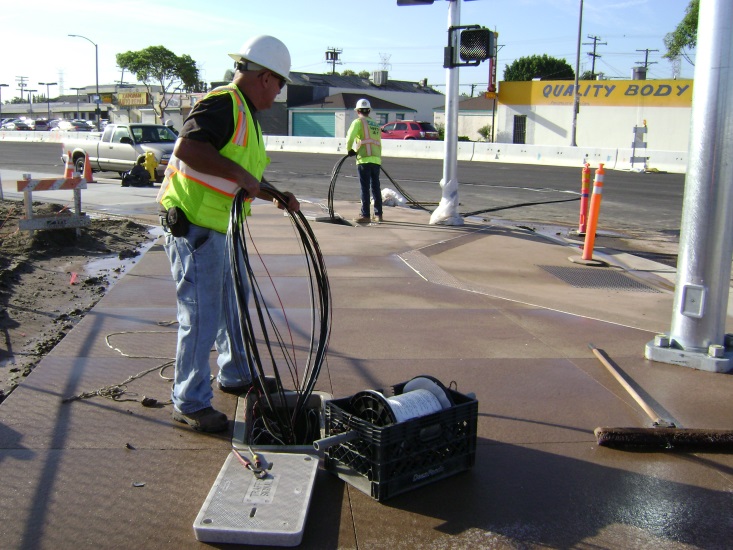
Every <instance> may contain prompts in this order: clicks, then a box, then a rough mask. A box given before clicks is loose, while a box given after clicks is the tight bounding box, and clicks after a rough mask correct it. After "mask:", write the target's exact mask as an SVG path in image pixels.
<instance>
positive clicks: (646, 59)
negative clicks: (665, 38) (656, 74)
mask: <svg viewBox="0 0 733 550" xmlns="http://www.w3.org/2000/svg"><path fill="white" fill-rule="evenodd" d="M636 51H637V52H644V61H637V62H636V64H637V65H643V66H644V69H645V70H646V69H648V68H649V65H654V64H655V63H656V61H649V52H658V51H659V50H650V49H648V48H647V49H646V50H636Z"/></svg>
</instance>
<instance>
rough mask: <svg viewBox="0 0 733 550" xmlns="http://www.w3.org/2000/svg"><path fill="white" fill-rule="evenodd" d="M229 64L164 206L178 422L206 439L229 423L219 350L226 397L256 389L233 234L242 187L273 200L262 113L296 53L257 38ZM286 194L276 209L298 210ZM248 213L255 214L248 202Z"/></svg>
mask: <svg viewBox="0 0 733 550" xmlns="http://www.w3.org/2000/svg"><path fill="white" fill-rule="evenodd" d="M229 56H230V57H232V58H233V59H234V60H235V73H234V79H233V81H232V83H231V84H228V85H226V86H222V87H220V88H217V89H215V90H212V91H211V92H209V93H208V94H207V95H206V97H204V98H203V99H202V100H200V101H199V102H197V103H196V105H195V106H194V108H193V110H192V111H191V114H190V115H189V116H188V118H187V119H186V121H185V122H184V124H183V127H182V128H181V131H180V133H179V137H178V141H176V146H175V149H174V152H173V156H172V157H171V160H170V163H169V164H168V167H167V169H166V174H165V180H164V181H163V184H162V186H161V189H160V192H159V194H158V199H157V200H158V202H159V203H160V204H161V206H162V209H161V211H162V212H161V221H162V222H163V226H164V228H165V230H166V233H165V250H166V253H167V255H168V258H169V260H170V263H171V273H172V275H173V279H174V281H175V283H176V297H177V302H178V345H177V350H176V363H175V375H174V382H173V390H172V394H171V398H172V401H173V419H174V420H176V421H178V422H183V423H186V424H188V425H189V426H191V427H192V428H193V429H195V430H199V431H204V432H218V431H223V430H226V429H227V427H228V419H227V416H226V415H225V414H224V413H221V412H219V411H217V410H215V409H214V408H212V406H211V400H212V398H213V391H212V388H211V369H210V367H209V354H210V351H211V348H212V346H215V347H216V350H217V352H218V354H219V356H218V359H217V364H218V365H219V373H218V375H217V381H218V385H219V388H220V389H221V390H222V391H225V392H228V393H238V394H239V393H243V392H247V391H248V390H249V389H250V388H251V386H252V380H251V379H250V378H251V376H250V372H249V368H248V367H247V365H246V363H245V364H244V365H243V364H242V363H243V359H242V358H244V357H246V354H245V350H244V349H243V339H242V335H241V328H240V326H239V323H237V322H234V323H231V325H232V326H228V323H227V318H229V319H237V318H238V316H237V305H236V299H235V290H234V283H233V282H232V274H231V272H232V270H231V265H230V259H229V254H228V250H227V246H226V232H227V228H228V226H229V217H230V210H231V206H232V202H233V200H234V195H235V194H236V193H237V191H239V189H240V188H241V189H244V190H245V191H246V194H247V200H248V201H250V202H251V201H252V200H253V199H254V198H255V197H259V198H263V199H268V200H272V196H271V195H270V194H269V193H268V184H267V182H266V181H265V179H264V178H263V177H262V174H263V172H264V171H265V168H266V167H267V165H268V163H269V162H270V159H269V158H268V157H267V155H266V153H265V143H264V139H263V137H262V131H261V129H260V125H259V122H258V121H257V119H256V113H257V112H258V111H260V110H264V109H269V108H270V107H272V104H273V102H274V101H275V97H276V96H277V95H278V93H279V92H280V90H281V89H282V88H283V86H285V83H286V82H289V81H290V79H289V76H288V75H289V74H290V52H289V51H288V49H287V47H286V46H285V44H283V43H282V42H281V41H280V40H278V39H277V38H274V37H272V36H257V37H254V38H252V39H250V40H248V41H247V42H245V44H244V45H243V46H242V49H241V50H240V51H239V52H238V53H235V54H229ZM286 195H287V197H288V204H286V205H283V204H278V206H279V207H280V208H287V209H288V210H291V211H298V210H299V208H300V207H299V204H298V201H297V200H296V198H295V197H294V196H293V195H292V194H291V193H286ZM244 210H245V215H249V214H250V203H249V202H247V203H246V206H245V209H244ZM240 284H244V285H245V286H246V285H247V282H246V280H244V281H240ZM246 294H247V298H248V297H249V288H246Z"/></svg>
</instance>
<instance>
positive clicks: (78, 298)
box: [0, 200, 154, 402]
mask: <svg viewBox="0 0 733 550" xmlns="http://www.w3.org/2000/svg"><path fill="white" fill-rule="evenodd" d="M33 212H34V215H38V216H67V215H70V214H71V212H69V211H68V209H66V208H65V207H64V206H63V205H59V204H44V203H34V204H33ZM23 216H24V207H23V203H22V202H21V201H9V200H4V201H0V339H2V340H1V341H0V402H2V401H3V400H4V399H5V398H6V397H7V396H8V395H9V394H10V392H12V391H13V389H14V388H15V387H16V386H17V385H18V384H19V383H21V382H22V380H23V378H24V377H26V376H28V374H30V373H31V371H32V370H33V368H34V367H35V366H36V365H37V364H38V362H39V361H40V360H41V359H42V358H43V357H44V356H45V355H46V354H48V353H49V352H50V351H51V350H52V349H53V348H54V346H56V344H58V343H59V342H60V341H61V340H62V339H63V338H64V336H66V334H68V333H69V331H70V330H71V329H72V328H73V327H74V326H75V325H76V324H77V323H78V322H79V321H80V320H81V319H82V318H83V317H84V315H85V314H86V312H87V311H89V310H90V309H91V308H92V307H94V305H95V304H96V303H97V302H98V301H99V300H100V299H101V298H102V297H103V296H104V294H105V293H106V292H107V290H109V288H110V287H111V286H112V285H113V284H114V283H115V282H116V280H117V279H119V278H120V277H122V275H123V274H124V272H125V270H126V269H128V268H129V267H130V265H131V264H132V263H134V259H135V258H136V257H137V256H139V255H140V250H141V248H142V247H144V246H145V245H147V244H150V243H151V241H152V240H153V239H154V236H153V235H152V234H151V233H150V232H149V230H150V227H148V226H145V225H142V224H139V223H136V222H134V221H131V220H127V219H124V218H113V217H107V218H94V219H92V223H91V226H90V227H88V228H84V229H82V230H81V235H79V236H77V234H76V229H54V230H49V231H35V232H34V234H33V235H32V236H31V235H30V232H28V231H22V230H20V229H19V227H18V221H19V220H20V219H21V218H22V217H23ZM90 265H97V266H101V267H98V268H95V269H93V270H90V269H89V266H90Z"/></svg>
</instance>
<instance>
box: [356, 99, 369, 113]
mask: <svg viewBox="0 0 733 550" xmlns="http://www.w3.org/2000/svg"><path fill="white" fill-rule="evenodd" d="M371 108H372V105H371V103H369V100H368V99H360V100H359V101H357V102H356V107H354V111H358V110H359V109H370V110H371Z"/></svg>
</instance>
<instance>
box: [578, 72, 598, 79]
mask: <svg viewBox="0 0 733 550" xmlns="http://www.w3.org/2000/svg"><path fill="white" fill-rule="evenodd" d="M578 80H595V78H594V77H593V71H583V72H582V73H581V74H580V76H579V77H578Z"/></svg>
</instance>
